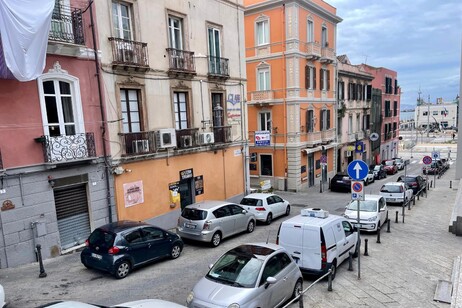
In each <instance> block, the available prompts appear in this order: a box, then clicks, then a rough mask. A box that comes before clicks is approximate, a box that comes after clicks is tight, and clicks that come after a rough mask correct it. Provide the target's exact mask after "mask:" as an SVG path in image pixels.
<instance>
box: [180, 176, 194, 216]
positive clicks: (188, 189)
mask: <svg viewBox="0 0 462 308" xmlns="http://www.w3.org/2000/svg"><path fill="white" fill-rule="evenodd" d="M193 182H194V179H192V178H190V179H185V180H181V181H180V184H179V186H178V192H179V193H180V196H181V210H183V209H184V208H185V207H186V206H187V205H190V204H193V203H194V199H195V198H194V194H193V192H195V190H193V189H194V185H193V184H194V183H193Z"/></svg>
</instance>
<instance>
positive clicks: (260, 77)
mask: <svg viewBox="0 0 462 308" xmlns="http://www.w3.org/2000/svg"><path fill="white" fill-rule="evenodd" d="M257 87H258V88H257V90H258V91H266V90H269V89H270V76H269V68H259V69H258V72H257Z"/></svg>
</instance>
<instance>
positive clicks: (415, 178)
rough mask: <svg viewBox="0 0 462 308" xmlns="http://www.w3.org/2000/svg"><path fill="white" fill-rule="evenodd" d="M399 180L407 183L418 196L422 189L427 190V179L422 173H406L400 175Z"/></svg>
mask: <svg viewBox="0 0 462 308" xmlns="http://www.w3.org/2000/svg"><path fill="white" fill-rule="evenodd" d="M398 182H404V183H406V184H407V185H408V186H409V187H410V188H412V191H413V193H414V196H416V195H417V194H418V193H419V192H420V191H425V192H426V191H427V181H426V180H425V178H424V177H423V176H421V175H406V176H400V177H399V178H398Z"/></svg>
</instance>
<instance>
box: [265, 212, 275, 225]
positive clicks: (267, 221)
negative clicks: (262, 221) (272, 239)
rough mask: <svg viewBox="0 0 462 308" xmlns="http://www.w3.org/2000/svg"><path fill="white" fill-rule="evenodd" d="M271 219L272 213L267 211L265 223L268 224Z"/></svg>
mask: <svg viewBox="0 0 462 308" xmlns="http://www.w3.org/2000/svg"><path fill="white" fill-rule="evenodd" d="M272 221H273V214H271V213H268V216H266V224H267V225H269V224H271V222H272Z"/></svg>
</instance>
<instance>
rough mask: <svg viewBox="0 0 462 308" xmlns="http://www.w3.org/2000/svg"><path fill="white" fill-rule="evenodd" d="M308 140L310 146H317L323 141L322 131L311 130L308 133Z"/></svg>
mask: <svg viewBox="0 0 462 308" xmlns="http://www.w3.org/2000/svg"><path fill="white" fill-rule="evenodd" d="M307 142H308V145H309V146H315V145H317V144H320V143H321V142H322V138H321V132H319V131H318V132H309V133H307Z"/></svg>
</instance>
